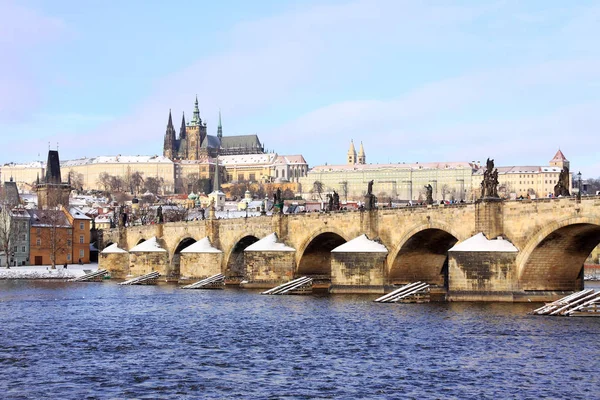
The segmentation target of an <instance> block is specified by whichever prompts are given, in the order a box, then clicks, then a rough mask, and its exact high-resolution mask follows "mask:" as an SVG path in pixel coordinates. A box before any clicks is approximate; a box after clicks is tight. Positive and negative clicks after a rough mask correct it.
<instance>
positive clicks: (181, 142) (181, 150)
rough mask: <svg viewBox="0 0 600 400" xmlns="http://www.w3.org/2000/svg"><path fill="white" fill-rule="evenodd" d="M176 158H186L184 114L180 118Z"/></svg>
mask: <svg viewBox="0 0 600 400" xmlns="http://www.w3.org/2000/svg"><path fill="white" fill-rule="evenodd" d="M177 143H178V149H177V158H179V159H181V160H185V159H186V158H187V131H186V128H185V112H184V113H183V116H182V117H181V127H180V128H179V139H178V140H177Z"/></svg>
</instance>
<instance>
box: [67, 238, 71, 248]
mask: <svg viewBox="0 0 600 400" xmlns="http://www.w3.org/2000/svg"><path fill="white" fill-rule="evenodd" d="M67 247H71V239H67Z"/></svg>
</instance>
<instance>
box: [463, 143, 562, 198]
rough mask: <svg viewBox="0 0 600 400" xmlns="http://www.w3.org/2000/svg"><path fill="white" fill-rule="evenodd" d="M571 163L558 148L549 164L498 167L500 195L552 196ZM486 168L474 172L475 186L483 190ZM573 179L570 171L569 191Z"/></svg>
mask: <svg viewBox="0 0 600 400" xmlns="http://www.w3.org/2000/svg"><path fill="white" fill-rule="evenodd" d="M569 167H570V163H569V161H568V160H567V159H566V157H565V156H564V154H563V153H562V151H560V150H558V152H557V153H556V155H555V156H554V158H552V160H550V162H549V165H547V166H511V167H498V182H499V184H498V195H500V197H504V198H511V197H512V198H519V197H524V198H525V197H528V196H529V197H532V196H534V197H536V198H540V197H551V196H553V195H554V186H555V185H556V184H557V183H558V179H559V176H560V171H561V170H562V169H563V168H567V169H568V168H569ZM483 172H484V169H480V170H478V171H476V172H475V173H474V174H473V187H474V189H475V190H479V195H480V192H481V182H482V180H483ZM572 188H573V181H572V176H571V174H570V173H569V187H568V189H569V192H572Z"/></svg>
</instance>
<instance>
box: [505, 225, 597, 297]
mask: <svg viewBox="0 0 600 400" xmlns="http://www.w3.org/2000/svg"><path fill="white" fill-rule="evenodd" d="M529 237H530V240H529V241H528V242H527V243H526V245H525V246H524V247H523V249H522V250H521V252H520V253H519V255H518V256H517V260H516V262H517V271H518V276H519V282H520V284H521V288H522V289H523V290H578V289H581V288H582V287H583V272H582V268H583V264H584V262H585V259H586V258H587V257H588V256H589V255H590V253H591V252H592V250H593V249H594V248H595V247H596V246H597V245H598V244H599V243H600V218H597V217H591V216H577V217H569V218H564V219H561V220H558V221H553V222H551V223H549V224H547V225H545V226H544V227H542V228H541V229H539V230H538V231H537V232H535V233H533V234H532V235H530V236H529Z"/></svg>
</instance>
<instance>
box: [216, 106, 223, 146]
mask: <svg viewBox="0 0 600 400" xmlns="http://www.w3.org/2000/svg"><path fill="white" fill-rule="evenodd" d="M217 137H218V138H219V139H223V125H221V110H219V126H217Z"/></svg>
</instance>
